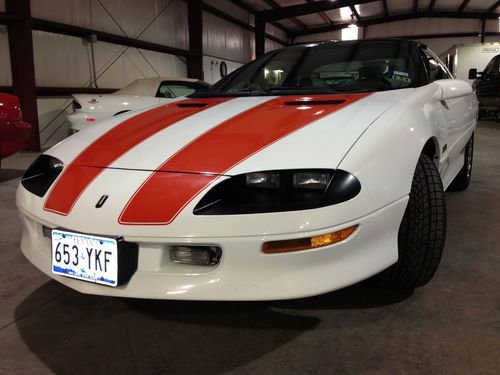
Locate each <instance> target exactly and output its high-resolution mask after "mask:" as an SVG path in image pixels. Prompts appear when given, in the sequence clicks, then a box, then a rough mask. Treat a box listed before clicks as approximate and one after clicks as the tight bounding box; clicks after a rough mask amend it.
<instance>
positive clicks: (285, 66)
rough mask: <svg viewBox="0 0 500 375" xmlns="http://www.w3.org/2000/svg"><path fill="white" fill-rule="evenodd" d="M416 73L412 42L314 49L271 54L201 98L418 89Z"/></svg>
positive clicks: (331, 45) (344, 44) (360, 43)
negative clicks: (415, 87) (211, 96)
mask: <svg viewBox="0 0 500 375" xmlns="http://www.w3.org/2000/svg"><path fill="white" fill-rule="evenodd" d="M415 70H416V69H415V66H414V64H413V60H412V58H411V45H410V43H408V42H404V41H383V40H381V41H375V40H373V41H356V42H340V43H333V42H332V43H322V44H311V45H306V46H296V47H290V48H285V49H282V50H279V51H277V52H271V53H268V54H266V55H264V56H262V57H261V58H259V59H257V60H255V61H253V62H251V63H249V64H247V65H245V66H243V67H242V68H240V69H238V70H237V71H236V72H234V73H232V74H230V75H229V76H227V77H226V78H224V79H223V80H221V81H219V82H218V83H217V84H215V85H214V86H213V87H212V89H211V90H210V91H208V92H207V93H204V94H201V95H203V96H207V95H210V94H212V95H217V94H219V95H223V94H225V95H231V96H239V95H242V96H243V95H273V94H282V95H286V94H301V93H316V94H324V93H332V92H342V93H348V92H370V91H384V90H394V89H400V88H407V87H414V86H415V85H416V82H415V81H416V72H415ZM195 95H197V94H195Z"/></svg>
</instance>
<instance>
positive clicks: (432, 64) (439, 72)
mask: <svg viewBox="0 0 500 375" xmlns="http://www.w3.org/2000/svg"><path fill="white" fill-rule="evenodd" d="M422 58H423V60H424V63H425V66H426V69H427V75H428V77H429V82H434V81H436V80H438V79H449V78H452V77H451V75H450V73H449V72H448V71H447V69H446V68H445V67H444V66H443V63H442V62H441V61H439V59H438V58H437V57H436V56H435V55H434V54H433V53H431V52H430V51H429V50H427V49H423V50H422Z"/></svg>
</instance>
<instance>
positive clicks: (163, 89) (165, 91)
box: [155, 81, 175, 98]
mask: <svg viewBox="0 0 500 375" xmlns="http://www.w3.org/2000/svg"><path fill="white" fill-rule="evenodd" d="M155 96H156V97H157V98H175V94H174V92H173V91H172V90H171V89H170V87H169V84H168V82H167V81H163V82H162V83H160V87H158V91H157V92H156V95H155Z"/></svg>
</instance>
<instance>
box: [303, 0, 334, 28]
mask: <svg viewBox="0 0 500 375" xmlns="http://www.w3.org/2000/svg"><path fill="white" fill-rule="evenodd" d="M306 3H314V0H306ZM319 16H320V17H321V18H323V21H325V23H326V24H328V25H331V24H332V23H333V21H332V19H331V18H330V17H328V14H326V13H325V12H319Z"/></svg>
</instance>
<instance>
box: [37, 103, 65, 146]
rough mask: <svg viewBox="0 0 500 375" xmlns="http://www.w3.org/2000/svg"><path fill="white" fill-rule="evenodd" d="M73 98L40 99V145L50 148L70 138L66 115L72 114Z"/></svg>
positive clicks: (38, 104)
mask: <svg viewBox="0 0 500 375" xmlns="http://www.w3.org/2000/svg"><path fill="white" fill-rule="evenodd" d="M71 101H72V100H71V98H38V100H37V106H38V125H39V127H40V144H41V145H42V148H44V149H45V148H48V147H50V146H53V145H55V144H56V143H58V142H60V141H62V140H63V139H64V138H66V137H67V136H68V129H69V124H68V122H67V121H66V114H67V113H69V112H71Z"/></svg>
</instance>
